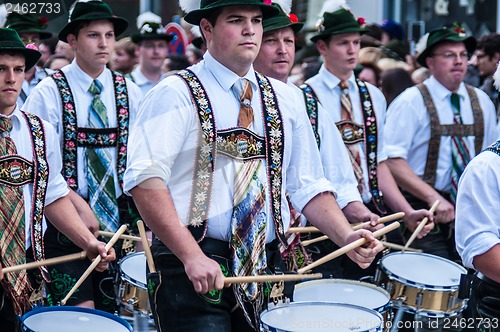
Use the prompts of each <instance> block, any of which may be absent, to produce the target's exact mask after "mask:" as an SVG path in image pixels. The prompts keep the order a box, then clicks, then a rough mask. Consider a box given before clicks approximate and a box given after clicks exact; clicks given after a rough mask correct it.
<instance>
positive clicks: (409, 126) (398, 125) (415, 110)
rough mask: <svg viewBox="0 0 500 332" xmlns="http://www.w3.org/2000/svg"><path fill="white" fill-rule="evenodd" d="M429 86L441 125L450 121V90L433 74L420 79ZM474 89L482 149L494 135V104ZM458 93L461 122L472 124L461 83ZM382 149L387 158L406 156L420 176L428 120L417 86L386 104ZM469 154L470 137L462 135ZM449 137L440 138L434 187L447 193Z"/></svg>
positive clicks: (428, 128)
mask: <svg viewBox="0 0 500 332" xmlns="http://www.w3.org/2000/svg"><path fill="white" fill-rule="evenodd" d="M424 84H425V85H426V86H427V88H428V89H429V93H430V95H431V97H432V100H433V102H434V105H435V107H436V110H437V113H438V116H439V121H440V123H441V124H453V110H452V108H451V102H450V95H451V91H449V90H448V89H446V88H445V87H444V86H443V85H442V84H441V83H439V82H438V81H437V80H436V79H435V78H434V77H433V76H431V77H430V78H428V79H427V80H425V81H424ZM474 90H475V91H476V94H477V97H478V100H479V105H480V106H481V109H482V110H483V117H484V139H483V148H485V147H487V146H489V145H490V144H491V143H493V142H494V141H495V140H496V139H497V138H498V133H496V115H495V106H494V105H493V103H492V102H491V100H490V99H489V98H488V96H487V95H486V94H485V93H484V92H483V91H481V90H479V89H474ZM457 93H458V94H459V95H460V113H461V115H462V121H463V123H464V124H471V123H474V118H473V115H472V109H471V104H470V98H469V94H468V93H467V90H466V88H465V85H464V84H463V83H462V84H461V85H460V87H459V89H458V92H457ZM385 126H386V128H385V133H386V134H385V142H386V151H387V155H388V156H389V158H403V159H406V160H407V162H408V164H409V166H410V167H411V169H412V170H413V171H414V172H415V174H417V175H418V176H419V177H420V178H422V177H423V175H424V171H425V164H426V160H427V151H428V150H429V139H430V135H431V131H430V119H429V115H428V113H427V108H426V107H425V103H424V98H423V97H422V94H421V93H420V90H418V88H417V87H411V88H408V89H406V90H405V91H404V92H403V93H402V94H401V95H399V96H398V97H397V98H396V99H395V100H394V101H393V102H392V103H391V105H390V106H389V109H388V110H387V120H386V124H385ZM465 140H466V142H468V146H469V149H470V150H469V151H470V152H471V156H474V155H475V154H476V152H478V151H475V150H474V137H473V136H469V137H466V138H465ZM451 169H452V166H451V137H450V136H443V137H441V145H440V148H439V157H438V163H437V170H436V183H435V185H434V188H436V189H437V190H441V191H445V192H449V191H450V189H451Z"/></svg>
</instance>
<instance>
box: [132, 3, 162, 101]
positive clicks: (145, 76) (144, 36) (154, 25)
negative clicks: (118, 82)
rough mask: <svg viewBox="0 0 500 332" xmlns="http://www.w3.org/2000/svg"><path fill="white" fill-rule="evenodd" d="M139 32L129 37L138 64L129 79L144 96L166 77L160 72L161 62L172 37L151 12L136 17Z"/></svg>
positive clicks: (159, 19)
mask: <svg viewBox="0 0 500 332" xmlns="http://www.w3.org/2000/svg"><path fill="white" fill-rule="evenodd" d="M137 28H138V29H139V31H137V32H136V33H134V34H133V35H132V36H131V39H132V41H133V42H134V43H135V45H136V52H137V56H138V60H139V63H138V64H137V66H136V67H135V69H134V70H133V71H132V72H131V73H130V77H131V78H132V80H133V81H134V83H135V84H137V86H139V88H141V91H142V94H143V95H144V96H145V95H146V93H148V91H149V90H151V89H152V88H153V87H154V86H155V85H156V84H158V82H160V81H161V80H162V79H164V78H165V77H166V75H165V74H163V72H162V65H163V61H165V59H166V58H167V55H168V42H169V41H170V40H172V36H171V35H169V34H167V31H166V30H165V28H164V27H163V25H162V24H161V17H159V16H158V15H155V14H153V13H151V12H147V13H142V14H141V15H139V16H138V17H137Z"/></svg>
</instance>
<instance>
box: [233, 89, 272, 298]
mask: <svg viewBox="0 0 500 332" xmlns="http://www.w3.org/2000/svg"><path fill="white" fill-rule="evenodd" d="M242 80H243V81H244V83H243V82H242ZM242 80H240V81H239V82H237V83H236V84H235V85H234V86H233V88H234V89H236V90H237V92H236V94H237V95H238V96H240V97H239V99H240V113H239V117H238V126H240V127H245V128H249V129H251V127H252V122H253V118H254V116H253V110H252V107H251V100H252V88H251V85H250V82H249V81H248V80H246V79H242ZM239 86H241V87H239ZM241 90H242V91H241ZM260 167H262V162H261V161H260V160H249V161H246V162H237V163H236V172H235V178H234V193H233V206H234V208H233V215H232V220H231V247H232V249H233V251H234V253H233V261H232V268H233V273H234V275H235V276H248V275H258V274H261V273H262V272H263V271H264V269H265V268H266V267H267V261H266V253H265V243H266V215H265V213H264V209H265V202H266V199H265V187H264V184H263V183H261V182H260V179H259V177H258V171H259V168H260ZM240 287H241V289H242V290H243V292H244V293H245V295H246V297H247V298H248V299H249V300H251V301H252V300H254V299H256V298H257V295H258V285H257V283H251V284H240Z"/></svg>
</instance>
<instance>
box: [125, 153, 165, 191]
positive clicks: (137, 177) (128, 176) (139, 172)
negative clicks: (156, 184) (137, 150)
mask: <svg viewBox="0 0 500 332" xmlns="http://www.w3.org/2000/svg"><path fill="white" fill-rule="evenodd" d="M152 178H160V179H162V180H163V181H165V184H166V183H167V182H168V179H169V178H170V170H168V169H166V168H165V167H164V165H163V164H162V163H160V162H150V161H147V162H146V161H144V162H139V163H136V164H134V165H130V166H129V167H127V169H126V171H125V174H124V176H123V192H124V193H125V194H126V195H128V196H131V194H130V190H132V189H134V188H135V187H137V186H138V185H140V184H141V183H143V182H144V181H146V180H148V179H152Z"/></svg>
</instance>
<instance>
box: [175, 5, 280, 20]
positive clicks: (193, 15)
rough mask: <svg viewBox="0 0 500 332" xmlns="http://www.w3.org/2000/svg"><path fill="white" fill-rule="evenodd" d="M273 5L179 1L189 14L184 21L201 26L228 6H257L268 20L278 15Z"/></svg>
mask: <svg viewBox="0 0 500 332" xmlns="http://www.w3.org/2000/svg"><path fill="white" fill-rule="evenodd" d="M271 3H272V1H271V0H179V5H180V6H181V8H182V10H183V11H184V12H185V13H187V14H186V16H184V20H185V21H186V22H188V23H191V24H194V25H200V21H201V20H202V19H203V18H206V17H208V16H209V14H210V13H211V12H212V11H213V10H215V9H219V8H223V7H227V6H257V7H259V8H260V9H261V10H262V16H263V18H264V19H266V18H268V17H271V16H275V15H277V14H278V9H276V7H274V6H271Z"/></svg>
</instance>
